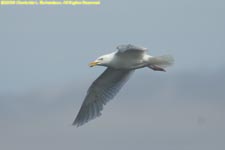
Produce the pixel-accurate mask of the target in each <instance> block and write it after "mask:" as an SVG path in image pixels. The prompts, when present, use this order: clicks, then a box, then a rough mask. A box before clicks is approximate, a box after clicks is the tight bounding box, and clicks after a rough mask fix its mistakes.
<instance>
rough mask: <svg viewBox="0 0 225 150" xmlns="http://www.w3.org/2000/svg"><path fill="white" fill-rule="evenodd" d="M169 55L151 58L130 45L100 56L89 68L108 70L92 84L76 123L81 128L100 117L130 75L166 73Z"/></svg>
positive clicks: (169, 61) (141, 48)
mask: <svg viewBox="0 0 225 150" xmlns="http://www.w3.org/2000/svg"><path fill="white" fill-rule="evenodd" d="M173 61H174V59H173V57H172V56H170V55H163V56H156V57H154V56H150V55H148V54H147V48H143V47H138V46H134V45H131V44H128V45H119V46H117V51H115V52H113V53H110V54H106V55H103V56H100V57H99V58H97V59H96V60H95V61H93V62H91V63H90V64H89V66H90V67H94V66H97V65H98V66H105V67H107V69H106V70H105V71H104V72H103V73H102V74H101V75H100V76H99V77H98V78H97V79H96V80H95V81H94V82H93V83H92V85H91V86H90V88H89V89H88V91H87V95H86V97H85V99H84V101H83V104H82V106H81V108H80V110H79V112H78V115H77V117H76V119H75V120H74V122H73V125H75V126H77V127H78V126H81V125H83V124H85V123H87V122H88V121H90V120H92V119H94V118H96V117H98V116H100V115H101V111H102V109H103V106H104V105H105V104H106V103H107V102H108V101H109V100H111V99H113V97H114V96H115V95H116V94H117V93H118V92H119V90H120V89H121V87H122V86H123V85H124V84H125V83H126V82H127V80H128V78H129V77H130V75H131V74H132V73H133V72H134V71H135V70H136V69H139V68H144V67H148V68H150V69H152V70H154V71H165V69H164V68H165V67H167V66H170V65H172V64H173Z"/></svg>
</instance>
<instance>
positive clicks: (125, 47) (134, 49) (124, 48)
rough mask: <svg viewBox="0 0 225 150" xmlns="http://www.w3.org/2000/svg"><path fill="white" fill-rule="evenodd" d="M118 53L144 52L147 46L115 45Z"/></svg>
mask: <svg viewBox="0 0 225 150" xmlns="http://www.w3.org/2000/svg"><path fill="white" fill-rule="evenodd" d="M117 49H118V53H128V52H129V53H131V52H133V53H134V52H135V53H145V52H146V51H147V48H143V47H139V46H134V45H131V44H127V45H119V46H117Z"/></svg>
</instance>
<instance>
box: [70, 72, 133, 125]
mask: <svg viewBox="0 0 225 150" xmlns="http://www.w3.org/2000/svg"><path fill="white" fill-rule="evenodd" d="M132 72H133V71H132V70H116V69H112V68H107V69H106V70H105V71H104V72H103V73H102V74H101V75H100V76H99V77H98V78H97V79H96V80H95V81H94V82H93V83H92V85H91V86H90V88H89V89H88V92H87V95H86V97H85V99H84V102H83V104H82V106H81V108H80V111H79V113H78V115H77V117H76V119H75V120H74V122H73V125H76V126H77V127H78V126H81V125H83V124H84V123H86V122H88V121H90V120H92V119H94V118H96V117H98V116H100V115H101V111H102V109H103V106H104V105H105V104H106V103H107V102H108V101H109V100H111V99H112V98H113V97H114V96H115V95H116V94H117V93H118V92H119V90H120V89H121V87H122V86H123V85H124V84H125V83H126V81H127V80H128V78H129V76H130V74H131V73H132Z"/></svg>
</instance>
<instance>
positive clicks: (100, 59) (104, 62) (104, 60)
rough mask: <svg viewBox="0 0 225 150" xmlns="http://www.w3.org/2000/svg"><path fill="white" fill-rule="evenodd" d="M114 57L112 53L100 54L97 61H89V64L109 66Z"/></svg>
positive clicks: (92, 65) (91, 65)
mask: <svg viewBox="0 0 225 150" xmlns="http://www.w3.org/2000/svg"><path fill="white" fill-rule="evenodd" d="M112 58H113V55H112V54H108V55H103V56H100V57H98V58H97V59H96V60H95V61H93V62H91V63H89V66H90V67H94V66H108V64H109V63H110V62H111V60H112Z"/></svg>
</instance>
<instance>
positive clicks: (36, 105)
mask: <svg viewBox="0 0 225 150" xmlns="http://www.w3.org/2000/svg"><path fill="white" fill-rule="evenodd" d="M224 18H225V1H224V0H214V1H210V0H188V1H187V0H186V1H185V0H184V1H181V0H170V1H169V0H158V1H152V0H151V1H150V0H142V1H131V0H123V1H120V0H111V1H109V0H108V1H107V0H106V1H103V0H102V4H101V5H100V6H0V149H3V150H14V149H17V150H40V149H42V150H50V149H54V150H62V149H75V150H86V149H93V150H95V149H96V150H99V149H107V150H115V149H129V150H136V149H152V150H212V149H216V150H224V149H225V143H224V141H225V101H224V100H225V93H224V89H225V59H224V56H225V19H224ZM127 43H131V44H136V45H140V46H144V47H147V48H149V53H150V54H152V55H161V54H172V55H173V56H174V58H175V60H176V62H175V65H174V66H173V67H171V68H168V71H167V72H166V73H162V72H153V71H152V70H149V69H147V68H146V69H142V70H139V71H137V72H136V73H135V74H134V76H133V77H132V78H131V80H130V81H129V82H128V84H127V85H126V86H125V87H124V88H123V89H122V90H121V92H120V93H119V94H118V95H117V96H116V98H115V99H114V100H113V101H111V102H110V103H109V104H108V105H107V106H106V107H105V109H104V111H103V115H102V116H101V117H100V118H98V119H96V120H93V121H91V122H89V123H88V124H85V125H84V126H82V127H80V128H75V127H73V126H72V125H71V124H72V122H73V120H74V118H75V116H76V114H77V112H78V110H79V108H80V105H81V103H82V101H83V98H84V96H85V93H86V90H87V88H88V87H89V85H90V84H91V83H92V81H93V80H94V79H96V78H97V76H98V75H99V74H100V73H101V72H102V71H103V70H104V69H105V68H103V67H96V68H89V67H88V66H87V64H88V62H90V61H92V60H94V59H95V58H96V57H98V56H99V55H102V54H105V53H109V52H112V51H114V50H115V47H116V46H117V45H119V44H127Z"/></svg>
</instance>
